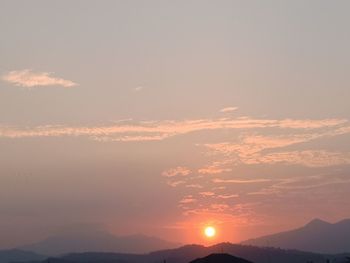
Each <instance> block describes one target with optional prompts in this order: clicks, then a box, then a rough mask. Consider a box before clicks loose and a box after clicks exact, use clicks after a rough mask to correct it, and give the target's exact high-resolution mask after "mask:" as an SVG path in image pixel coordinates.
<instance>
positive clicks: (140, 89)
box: [133, 86, 145, 92]
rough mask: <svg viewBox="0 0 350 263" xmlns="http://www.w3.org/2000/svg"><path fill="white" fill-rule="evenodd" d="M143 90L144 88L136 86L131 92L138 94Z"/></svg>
mask: <svg viewBox="0 0 350 263" xmlns="http://www.w3.org/2000/svg"><path fill="white" fill-rule="evenodd" d="M144 89H145V87H143V86H137V87H136V88H134V89H133V91H134V92H140V91H142V90H144Z"/></svg>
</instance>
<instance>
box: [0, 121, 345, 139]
mask: <svg viewBox="0 0 350 263" xmlns="http://www.w3.org/2000/svg"><path fill="white" fill-rule="evenodd" d="M345 124H346V125H348V120H346V119H322V120H291V119H283V120H272V119H254V118H243V119H242V118H237V119H228V118H224V119H195V120H184V121H175V120H170V121H148V122H138V123H132V124H131V123H130V124H129V123H117V124H113V125H108V126H107V125H101V126H64V125H61V126H59V125H44V126H37V127H26V128H17V127H9V126H1V125H0V137H5V138H30V137H61V136H74V137H79V136H85V137H89V138H91V139H94V140H97V141H101V142H109V141H116V142H135V141H161V140H165V139H167V138H170V137H174V136H177V135H184V134H189V133H193V132H200V131H213V130H228V129H237V130H239V129H264V128H276V129H296V130H317V129H325V128H327V129H333V130H334V131H333V133H335V132H336V131H335V130H336V128H340V127H339V126H341V125H343V127H342V128H345V127H344V125H345ZM337 132H338V133H340V131H337ZM341 132H342V133H346V132H349V130H348V129H343V130H342V131H341Z"/></svg>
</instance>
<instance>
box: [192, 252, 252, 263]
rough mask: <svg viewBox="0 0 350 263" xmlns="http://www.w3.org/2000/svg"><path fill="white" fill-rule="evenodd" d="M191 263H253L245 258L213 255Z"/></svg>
mask: <svg viewBox="0 0 350 263" xmlns="http://www.w3.org/2000/svg"><path fill="white" fill-rule="evenodd" d="M190 263H252V262H251V261H248V260H245V259H243V258H238V257H234V256H232V255H229V254H211V255H209V256H206V257H204V258H198V259H195V260H193V261H191V262H190Z"/></svg>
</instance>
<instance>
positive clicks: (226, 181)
mask: <svg viewBox="0 0 350 263" xmlns="http://www.w3.org/2000/svg"><path fill="white" fill-rule="evenodd" d="M270 181H271V179H264V178H262V179H247V180H245V179H221V178H215V179H213V183H220V184H256V183H266V182H270Z"/></svg>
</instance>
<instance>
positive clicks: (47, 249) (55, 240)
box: [20, 230, 181, 256]
mask: <svg viewBox="0 0 350 263" xmlns="http://www.w3.org/2000/svg"><path fill="white" fill-rule="evenodd" d="M180 245H181V244H179V243H174V242H170V241H166V240H163V239H160V238H157V237H151V236H146V235H141V234H137V235H129V236H115V235H112V234H110V233H108V232H106V231H102V230H101V231H91V232H89V231H87V232H86V231H84V232H77V233H64V234H60V235H54V236H50V237H48V238H46V239H45V240H42V241H40V242H37V243H34V244H29V245H25V246H22V247H20V249H23V250H28V251H33V252H36V253H39V254H43V255H50V256H57V255H62V254H66V253H73V252H89V251H90V252H95V251H96V252H123V253H147V252H151V251H155V250H161V249H169V248H175V247H179V246H180Z"/></svg>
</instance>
